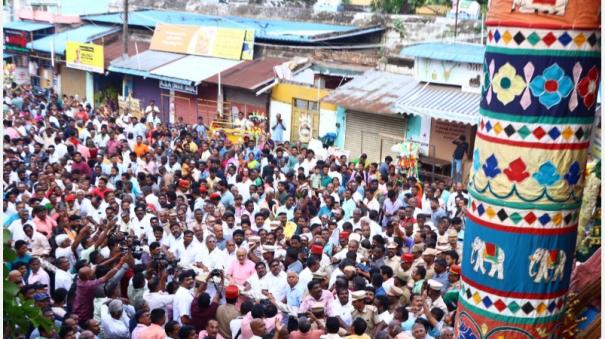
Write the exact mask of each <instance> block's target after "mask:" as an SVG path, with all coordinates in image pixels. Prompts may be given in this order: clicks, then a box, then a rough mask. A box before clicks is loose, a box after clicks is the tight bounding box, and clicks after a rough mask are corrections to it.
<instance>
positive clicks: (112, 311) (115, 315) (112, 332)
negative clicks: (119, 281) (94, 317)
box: [101, 299, 130, 339]
mask: <svg viewBox="0 0 605 339" xmlns="http://www.w3.org/2000/svg"><path fill="white" fill-rule="evenodd" d="M129 322H130V319H129V318H128V316H127V315H126V314H125V312H124V304H123V303H122V301H121V300H118V299H114V300H112V301H111V302H110V303H109V306H108V312H102V313H101V326H102V327H103V334H104V336H105V338H116V339H122V338H124V339H127V338H129V337H130V331H129V328H128V325H129Z"/></svg>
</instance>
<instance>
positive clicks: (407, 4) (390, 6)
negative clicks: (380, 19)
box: [371, 0, 425, 14]
mask: <svg viewBox="0 0 605 339" xmlns="http://www.w3.org/2000/svg"><path fill="white" fill-rule="evenodd" d="M424 3H425V0H374V1H372V6H371V7H372V10H373V11H374V12H382V13H388V14H412V13H414V11H415V10H416V8H418V7H422V6H423V5H424Z"/></svg>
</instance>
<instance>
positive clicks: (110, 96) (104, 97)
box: [94, 87, 119, 105]
mask: <svg viewBox="0 0 605 339" xmlns="http://www.w3.org/2000/svg"><path fill="white" fill-rule="evenodd" d="M118 95H119V92H118V89H116V88H115V87H108V88H106V89H104V90H102V91H99V92H97V93H95V100H94V101H95V105H98V104H103V103H107V102H110V101H113V102H117V101H118Z"/></svg>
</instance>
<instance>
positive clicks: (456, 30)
mask: <svg viewBox="0 0 605 339" xmlns="http://www.w3.org/2000/svg"><path fill="white" fill-rule="evenodd" d="M125 1H126V0H125ZM460 1H462V0H457V1H456V21H455V22H454V41H456V36H457V35H458V10H459V8H460Z"/></svg>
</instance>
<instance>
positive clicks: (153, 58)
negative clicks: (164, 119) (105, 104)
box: [107, 50, 190, 85]
mask: <svg viewBox="0 0 605 339" xmlns="http://www.w3.org/2000/svg"><path fill="white" fill-rule="evenodd" d="M184 57H185V56H184V55H183V54H176V53H168V52H158V51H152V50H147V51H145V52H143V53H139V54H136V55H133V56H131V57H128V58H125V59H124V58H121V57H120V58H117V59H114V60H113V61H112V62H111V64H110V65H109V67H108V68H107V69H108V70H109V71H110V72H116V73H122V74H128V75H134V76H139V77H152V78H155V79H159V80H166V81H172V80H173V79H168V78H163V77H160V78H158V77H154V76H152V75H151V74H150V71H151V70H153V69H155V68H158V67H161V66H164V65H166V64H169V63H171V62H173V61H175V60H178V59H181V58H184ZM181 83H182V84H183V85H189V84H190V82H188V81H183V82H181Z"/></svg>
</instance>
